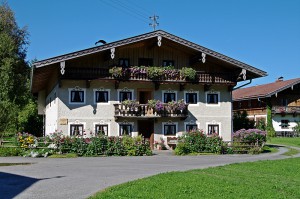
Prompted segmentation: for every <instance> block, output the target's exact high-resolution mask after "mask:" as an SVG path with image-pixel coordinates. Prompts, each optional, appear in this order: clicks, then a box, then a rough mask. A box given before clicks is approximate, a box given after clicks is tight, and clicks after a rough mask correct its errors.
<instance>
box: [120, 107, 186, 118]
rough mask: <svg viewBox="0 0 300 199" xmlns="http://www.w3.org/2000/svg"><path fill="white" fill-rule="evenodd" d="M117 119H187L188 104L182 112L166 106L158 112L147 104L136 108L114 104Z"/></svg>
mask: <svg viewBox="0 0 300 199" xmlns="http://www.w3.org/2000/svg"><path fill="white" fill-rule="evenodd" d="M114 106H115V118H122V117H126V118H159V117H177V118H183V119H185V118H186V117H187V116H188V104H186V105H185V107H184V108H183V109H182V110H168V108H167V106H164V107H163V108H162V109H161V110H159V111H157V110H155V109H154V108H150V107H149V105H147V104H139V105H137V106H135V107H134V108H129V107H128V106H126V105H124V104H121V103H120V104H114Z"/></svg>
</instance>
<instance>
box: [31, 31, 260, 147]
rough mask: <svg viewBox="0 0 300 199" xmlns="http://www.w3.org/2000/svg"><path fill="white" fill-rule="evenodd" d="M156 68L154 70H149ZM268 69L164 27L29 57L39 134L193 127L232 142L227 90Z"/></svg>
mask: <svg viewBox="0 0 300 199" xmlns="http://www.w3.org/2000/svg"><path fill="white" fill-rule="evenodd" d="M154 66H155V67H154ZM265 75H266V72H264V71H262V70H259V69H257V68H254V67H252V66H250V65H248V64H245V63H242V62H240V61H238V60H235V59H232V58H230V57H227V56H225V55H222V54H220V53H217V52H215V51H213V50H210V49H208V48H205V47H203V46H200V45H198V44H195V43H192V42H190V41H187V40H185V39H182V38H180V37H177V36H175V35H172V34H170V33H167V32H165V31H162V30H157V31H153V32H150V33H146V34H142V35H138V36H134V37H131V38H127V39H123V40H119V41H115V42H110V43H106V42H103V45H98V46H95V47H92V48H89V49H85V50H81V51H77V52H72V53H69V54H64V55H60V56H57V57H53V58H49V59H45V60H41V61H38V62H35V63H34V65H33V67H32V79H31V91H32V93H33V94H36V95H37V96H38V105H39V107H38V111H39V114H42V115H44V116H45V123H44V125H45V132H44V134H45V135H48V134H49V133H52V132H54V131H56V130H58V131H62V132H63V133H64V134H65V135H70V136H73V135H76V134H83V133H90V132H92V133H104V134H106V135H108V136H122V135H131V136H135V135H143V136H144V137H145V138H147V139H150V143H153V142H154V140H156V141H159V140H160V139H161V138H163V139H165V140H167V139H166V138H167V137H176V136H178V134H179V133H180V132H183V131H189V130H191V129H194V128H198V129H203V130H204V131H205V133H207V134H212V133H218V134H219V135H220V136H222V137H223V139H224V140H227V141H229V140H231V139H232V136H231V135H232V89H233V87H234V86H235V85H236V84H237V82H239V81H244V80H249V79H253V78H258V77H262V76H265Z"/></svg>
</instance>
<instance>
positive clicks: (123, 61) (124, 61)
mask: <svg viewBox="0 0 300 199" xmlns="http://www.w3.org/2000/svg"><path fill="white" fill-rule="evenodd" d="M119 66H121V67H123V68H128V67H129V59H124V58H120V59H119Z"/></svg>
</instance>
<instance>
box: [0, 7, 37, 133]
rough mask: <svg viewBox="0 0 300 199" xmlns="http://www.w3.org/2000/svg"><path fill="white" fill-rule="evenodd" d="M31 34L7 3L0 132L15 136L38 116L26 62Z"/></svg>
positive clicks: (1, 14)
mask: <svg viewBox="0 0 300 199" xmlns="http://www.w3.org/2000/svg"><path fill="white" fill-rule="evenodd" d="M27 45H28V32H27V29H26V27H24V28H19V27H18V25H17V23H16V20H15V16H14V12H13V11H12V10H11V9H10V7H9V6H8V5H7V3H2V4H1V5H0V132H6V133H8V132H10V133H15V132H16V131H18V130H26V129H24V128H25V127H26V126H30V125H28V124H26V122H27V123H28V122H29V121H30V118H32V117H35V116H34V114H37V113H34V112H36V111H35V110H36V105H34V104H35V103H34V100H33V98H32V96H31V94H30V90H29V85H30V84H29V82H30V77H29V76H30V67H29V64H28V63H27V62H26V60H25V58H26V50H27ZM29 110H30V111H29Z"/></svg>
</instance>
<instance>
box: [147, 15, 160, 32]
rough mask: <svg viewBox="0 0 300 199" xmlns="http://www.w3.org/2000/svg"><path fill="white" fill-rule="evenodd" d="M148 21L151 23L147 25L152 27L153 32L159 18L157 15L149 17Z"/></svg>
mask: <svg viewBox="0 0 300 199" xmlns="http://www.w3.org/2000/svg"><path fill="white" fill-rule="evenodd" d="M149 18H150V20H152V23H150V24H149V26H152V28H153V31H155V29H156V26H159V23H158V22H157V20H158V19H159V16H157V15H155V14H154V15H153V16H152V17H149Z"/></svg>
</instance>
